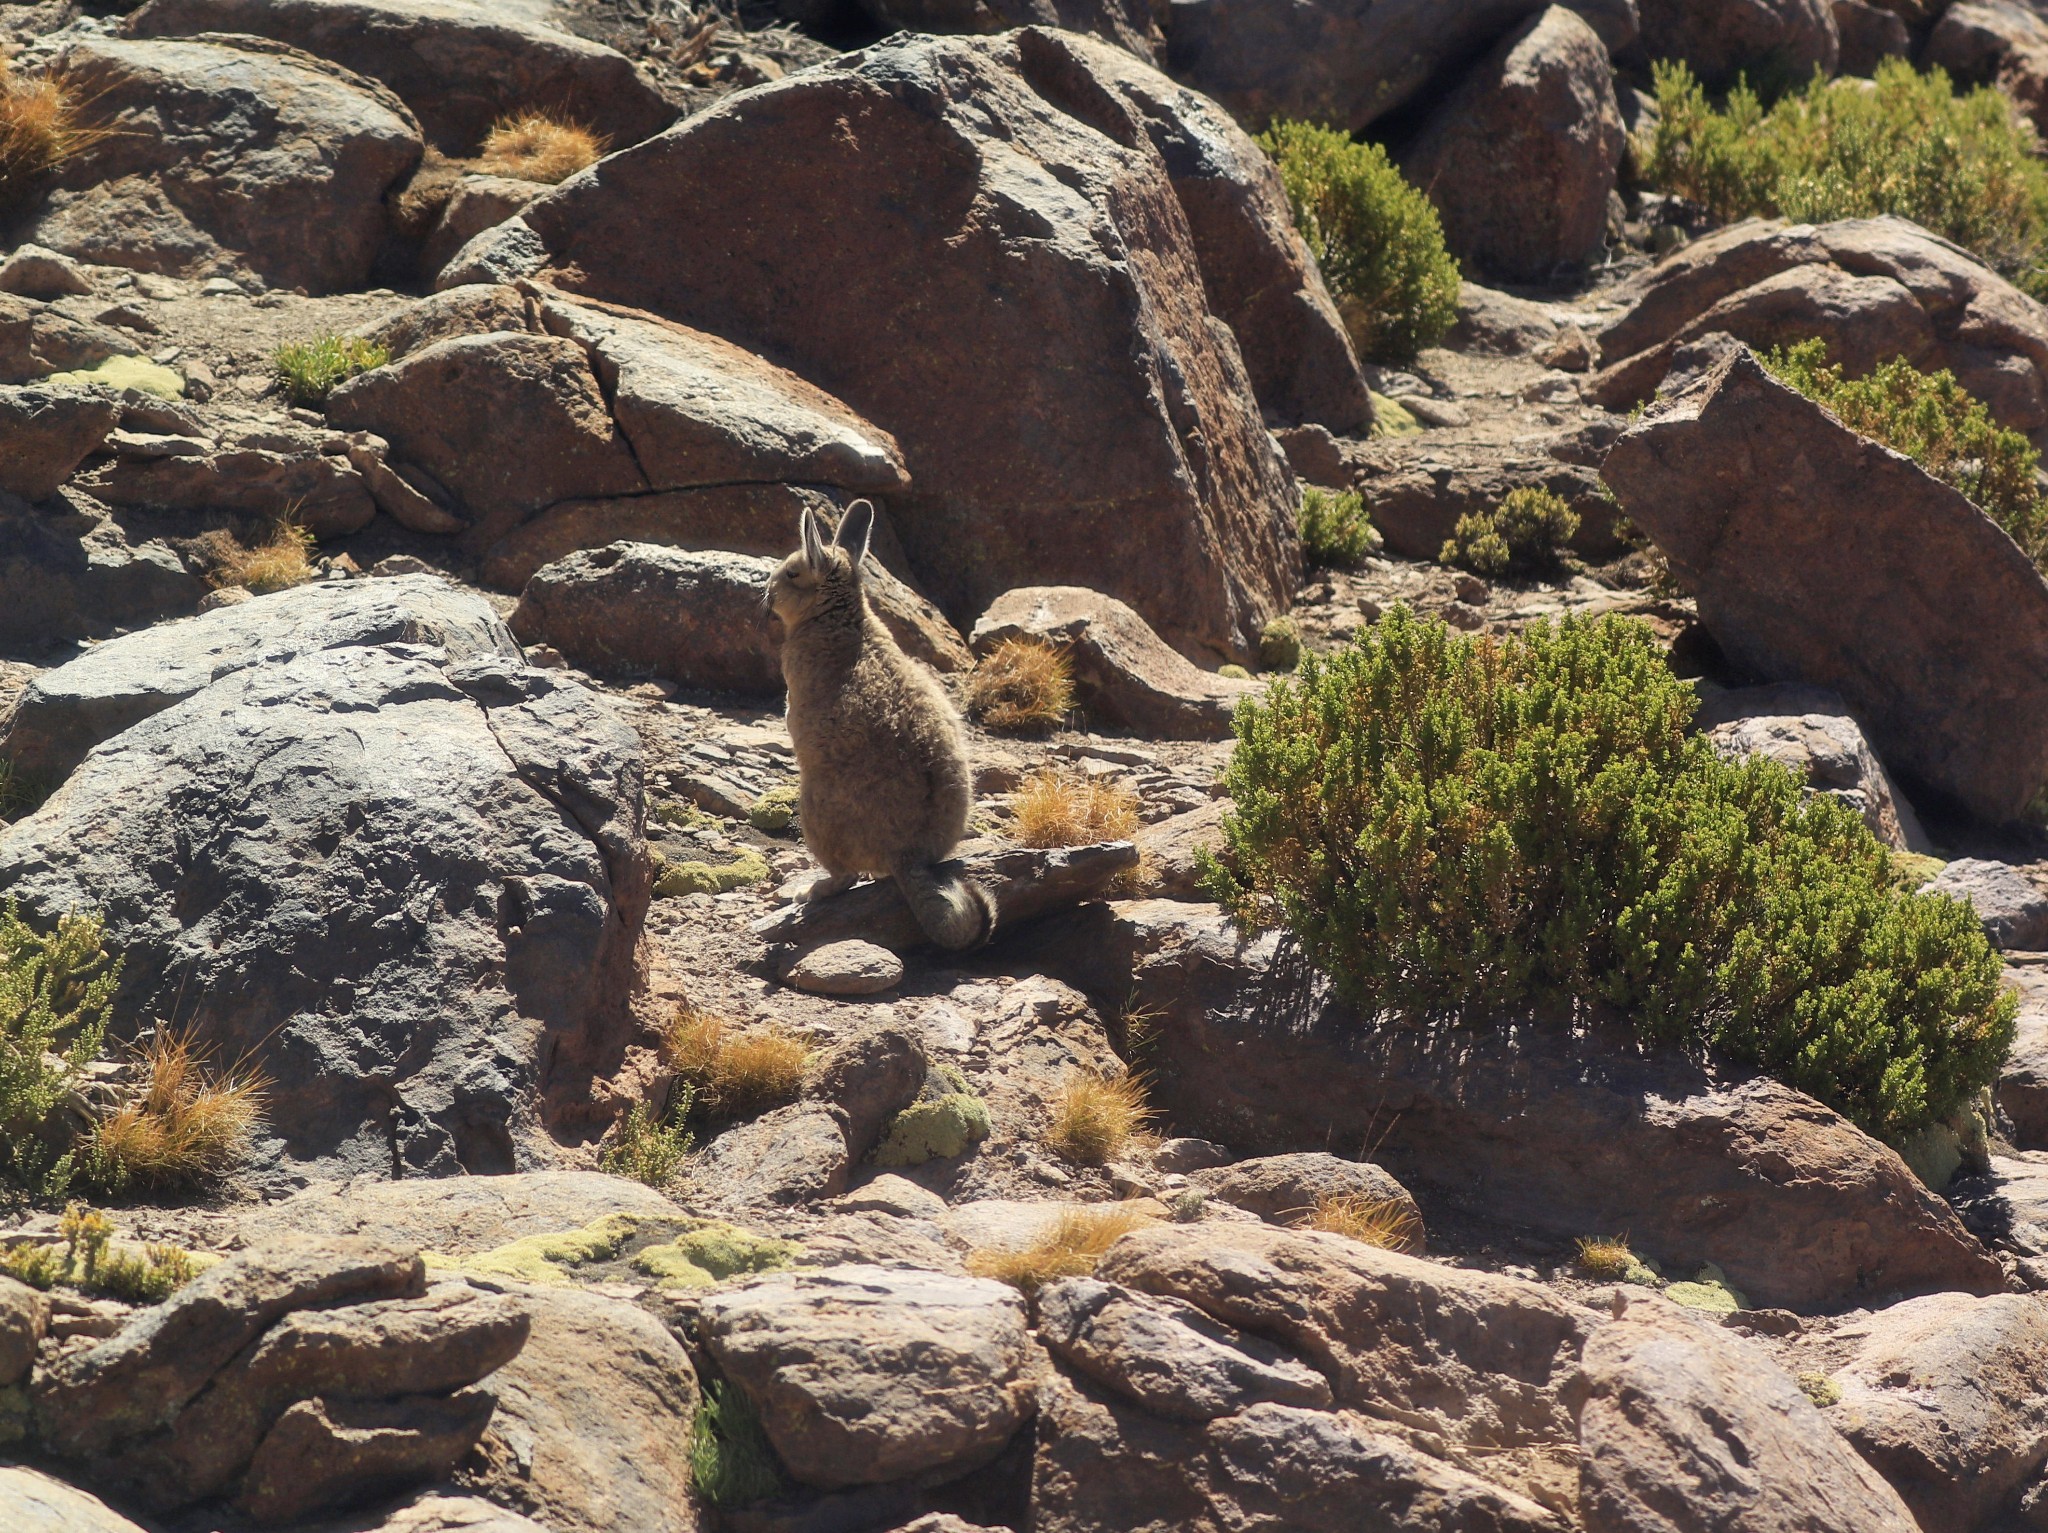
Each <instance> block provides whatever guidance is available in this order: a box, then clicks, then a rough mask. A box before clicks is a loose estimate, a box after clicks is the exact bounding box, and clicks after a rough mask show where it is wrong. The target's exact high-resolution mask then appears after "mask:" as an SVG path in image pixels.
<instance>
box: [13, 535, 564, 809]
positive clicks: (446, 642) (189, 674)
mask: <svg viewBox="0 0 2048 1533" xmlns="http://www.w3.org/2000/svg"><path fill="white" fill-rule="evenodd" d="M378 644H418V645H427V646H430V647H432V648H434V649H436V650H438V651H439V652H440V653H441V654H442V655H444V656H445V657H446V658H447V659H448V660H449V661H451V662H454V661H461V660H467V659H470V658H471V657H473V656H477V655H498V656H501V657H503V658H505V659H507V660H512V661H518V660H521V659H523V658H524V656H523V655H522V653H521V651H520V648H519V644H518V641H516V640H515V639H514V638H513V637H512V635H511V634H510V633H509V632H507V630H506V628H505V625H504V624H503V623H502V622H500V621H499V620H498V615H497V614H496V613H495V612H493V611H492V610H491V608H490V606H489V604H488V603H486V602H484V601H482V600H481V599H479V598H478V597H476V596H473V595H471V594H470V593H468V592H466V591H462V590H458V589H457V588H456V587H454V586H452V585H449V584H448V583H447V582H446V581H444V580H442V579H440V578H439V577H437V576H433V575H400V576H396V577H394V578H391V579H387V580H378V581H372V582H365V583H361V584H352V583H350V584H334V583H327V582H321V583H317V584H313V585H305V586H299V587H296V588H294V589H292V590H289V591H278V592H275V593H273V594H271V595H268V596H257V597H253V598H251V599H250V600H248V601H245V602H238V603H236V604H234V605H232V606H227V607H217V608H215V609H214V610H213V611H211V612H205V613H201V614H199V615H198V616H196V617H191V618H186V619H184V620H183V621H180V622H176V623H160V624H157V625H156V626H154V627H151V628H148V629H146V630H145V631H143V632H140V633H132V634H127V635H124V636H123V637H121V638H118V639H114V640H111V641H109V642H107V643H105V644H100V645H96V646H94V647H93V648H91V649H89V650H86V651H85V652H84V653H83V654H81V655H80V656H79V657H78V658H77V659H75V660H71V661H68V662H66V663H65V664H63V665H60V666H57V667H55V668H54V669H51V670H47V671H44V672H42V673H41V674H40V675H38V676H37V677H36V678H35V680H34V681H32V682H30V683H29V685H28V687H27V688H26V689H25V690H24V691H23V692H22V693H21V695H20V696H19V697H17V698H16V699H15V700H14V704H13V707H12V708H11V709H10V710H9V711H8V713H7V714H6V716H5V718H4V719H0V754H4V755H5V756H6V757H7V759H8V760H9V761H12V762H13V763H14V765H15V767H16V769H17V770H21V771H29V772H35V773H38V774H41V775H44V776H50V777H61V776H63V775H64V774H65V773H67V772H69V771H70V770H71V769H72V768H73V767H75V766H77V765H78V763H79V762H80V761H83V760H84V759H85V755H86V752H88V751H90V750H91V749H92V748H93V747H94V746H95V745H98V744H99V743H100V742H101V741H102V740H110V739H112V738H113V737H114V736H115V735H117V734H119V733H121V731H122V730H124V729H127V728H128V727H129V726H130V725H133V724H138V723H140V722H141V721H142V720H144V719H146V718H148V717H149V716H150V715H151V714H154V713H161V712H162V711H163V710H164V709H166V708H168V707H170V706H171V705H172V704H173V703H178V702H182V701H184V700H185V699H186V698H188V697H190V696H192V695H193V694H194V693H195V692H199V691H201V690H203V689H204V688H206V687H209V686H211V685H212V684H213V683H214V682H216V681H219V680H221V679H222V678H223V677H226V676H230V675H233V674H234V673H235V672H237V671H240V670H245V669H247V668H248V667H249V666H252V665H257V664H277V663H280V662H282V661H285V660H290V659H292V658H294V657H296V656H299V655H307V654H314V653H317V652H318V651H320V650H327V649H350V648H360V647H362V646H365V645H378Z"/></svg>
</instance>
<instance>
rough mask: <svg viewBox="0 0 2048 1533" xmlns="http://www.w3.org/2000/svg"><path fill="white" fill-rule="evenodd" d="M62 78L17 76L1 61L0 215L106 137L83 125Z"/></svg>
mask: <svg viewBox="0 0 2048 1533" xmlns="http://www.w3.org/2000/svg"><path fill="white" fill-rule="evenodd" d="M82 106H83V103H81V102H80V101H79V99H78V94H77V91H76V89H75V88H74V86H73V85H72V83H71V81H70V80H69V79H68V78H66V77H65V76H64V75H62V74H54V73H53V74H41V75H34V76H29V77H24V76H21V75H18V74H16V73H15V72H14V70H13V68H12V67H11V66H10V65H9V63H8V61H7V60H6V59H4V58H0V212H5V211H11V210H12V209H14V208H17V207H19V206H20V205H21V204H22V203H24V202H26V201H27V200H28V199H29V198H30V197H31V196H33V195H34V194H35V193H36V192H37V191H39V190H40V189H41V188H42V186H43V184H44V181H45V180H46V178H47V177H48V176H49V174H50V172H52V171H54V170H55V169H56V168H57V167H58V166H60V165H62V164H63V163H64V162H65V161H66V160H68V159H70V158H72V157H73V156H74V155H76V154H79V153H80V152H82V151H83V150H86V149H89V148H91V147H92V146H93V145H94V144H96V143H99V142H100V141H101V140H103V139H105V138H107V137H108V136H109V130H108V129H106V128H104V127H97V126H94V125H91V124H89V123H87V122H85V121H84V119H83V117H82V115H81V108H82Z"/></svg>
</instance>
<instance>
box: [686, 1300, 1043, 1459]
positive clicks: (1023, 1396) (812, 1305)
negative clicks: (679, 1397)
mask: <svg viewBox="0 0 2048 1533" xmlns="http://www.w3.org/2000/svg"><path fill="white" fill-rule="evenodd" d="M702 1326H703V1335H704V1342H705V1345H706V1347H707V1348H709V1350H710V1352H711V1355H712V1356H713V1357H714V1358H715V1359H716V1360H717V1362H718V1366H719V1368H720V1369H721V1370H722V1371H723V1372H724V1373H725V1375H726V1377H727V1378H728V1379H730V1380H732V1381H733V1382H734V1383H735V1384H737V1385H738V1386H739V1387H740V1388H741V1389H742V1390H744V1391H745V1392H746V1395H747V1399H748V1400H749V1401H750V1402H751V1403H752V1404H753V1406H754V1408H755V1409H756V1410H757V1411H758V1412H759V1413H760V1417H761V1425H762V1426H763V1427H764V1428H765V1429H766V1431H767V1433H768V1440H769V1441H770V1442H771V1443H773V1444H774V1446H775V1451H776V1454H777V1456H778V1457H780V1458H781V1460H782V1462H783V1465H784V1467H785V1468H787V1469H788V1470H789V1472H790V1473H791V1474H792V1475H793V1476H795V1477H796V1478H797V1479H798V1480H801V1481H802V1482H803V1483H805V1484H807V1485H817V1486H822V1487H825V1488H828V1489H830V1488H836V1487H841V1486H850V1485H875V1484H881V1483H883V1482H885V1481H889V1480H894V1479H901V1478H903V1477H905V1476H908V1475H924V1476H933V1477H941V1478H943V1477H947V1476H951V1475H957V1474H963V1473H965V1472H966V1471H968V1470H969V1469H973V1468H975V1467H977V1466H978V1465H980V1464H982V1463H984V1462H986V1461H987V1460H988V1459H990V1458H992V1457H994V1455H995V1454H996V1452H997V1451H998V1450H1000V1449H1001V1447H1002V1446H1003V1444H1004V1443H1006V1442H1008V1441H1009V1439H1010V1436H1011V1434H1012V1433H1013V1432H1015V1431H1016V1430H1017V1428H1018V1427H1019V1426H1021V1425H1023V1423H1024V1422H1025V1421H1026V1420H1027V1419H1028V1418H1029V1416H1030V1414H1031V1409H1032V1390H1031V1380H1030V1368H1031V1351H1032V1348H1031V1340H1030V1333H1029V1332H1028V1331H1027V1330H1026V1328H1025V1317H1024V1303H1023V1300H1022V1299H1021V1298H1019V1296H1018V1294H1017V1292H1016V1290H1015V1289H1012V1288H1008V1287H1005V1286H1004V1285H1003V1284H1001V1283H996V1282H991V1281H989V1280H988V1279H985V1278H961V1277H948V1276H946V1275H944V1274H942V1273H936V1272H920V1271H914V1270H891V1269H887V1268H882V1267H869V1266H858V1265H856V1266H844V1267H832V1268H827V1269H825V1270H823V1271H818V1272H772V1273H766V1274H763V1275H762V1276H760V1277H757V1278H753V1279H751V1280H748V1281H745V1282H742V1283H738V1284H735V1285H734V1286H732V1287H730V1288H725V1289H721V1290H717V1291H715V1292H713V1293H711V1294H709V1295H707V1296H706V1298H705V1300H704V1309H703V1321H702Z"/></svg>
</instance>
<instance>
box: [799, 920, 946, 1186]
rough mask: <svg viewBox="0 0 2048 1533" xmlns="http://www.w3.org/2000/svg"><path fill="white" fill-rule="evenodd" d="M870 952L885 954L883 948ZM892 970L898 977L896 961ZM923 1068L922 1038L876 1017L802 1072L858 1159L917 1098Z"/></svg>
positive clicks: (808, 1091)
mask: <svg viewBox="0 0 2048 1533" xmlns="http://www.w3.org/2000/svg"><path fill="white" fill-rule="evenodd" d="M838 945H840V946H858V947H869V946H870V945H869V944H866V943H847V944H838ZM870 950H871V952H874V953H888V949H886V948H871V949H870ZM821 951H822V950H821ZM889 956H890V957H891V958H894V956H895V955H894V954H889ZM869 961H870V962H878V961H879V960H875V959H870V960H869ZM897 972H898V977H899V978H900V977H901V973H902V966H901V963H900V961H899V962H898V966H897ZM928 1070H929V1065H928V1063H927V1061H926V1057H925V1047H924V1040H923V1037H922V1036H921V1035H920V1034H919V1033H918V1032H917V1031H916V1030H915V1029H913V1028H909V1027H905V1026H904V1025H902V1024H901V1023H899V1022H895V1021H889V1020H885V1021H880V1022H876V1023H874V1024H872V1025H870V1026H867V1027H862V1028H857V1029H854V1030H852V1031H850V1032H848V1033H846V1034H845V1035H843V1036H841V1037H839V1038H837V1039H834V1040H833V1042H832V1044H831V1046H830V1047H829V1048H827V1049H825V1050H824V1051H823V1052H822V1053H820V1054H818V1055H817V1056H816V1057H815V1058H814V1059H813V1060H812V1061H811V1063H810V1064H809V1066H808V1067H806V1069H805V1071H804V1095H805V1096H807V1097H809V1098H811V1099H812V1100H814V1101H819V1102H823V1103H825V1104H827V1105H828V1106H830V1107H833V1108H836V1109H837V1110H838V1111H839V1112H840V1114H842V1115H843V1118H844V1121H845V1125H846V1147H847V1150H848V1153H849V1155H850V1157H851V1158H852V1159H854V1160H859V1159H861V1158H862V1157H864V1156H865V1155H866V1154H867V1153H868V1151H869V1150H871V1149H873V1148H874V1146H875V1141H876V1140H877V1139H879V1138H880V1137H881V1133H882V1129H883V1128H884V1127H885V1126H886V1125H887V1123H888V1121H889V1120H890V1119H891V1118H893V1117H894V1116H895V1115H896V1114H897V1113H899V1112H901V1111H902V1110H903V1109H904V1108H906V1107H908V1106H909V1105H910V1104H911V1103H912V1102H914V1101H916V1100H917V1096H918V1092H919V1091H920V1090H922V1089H923V1087H924V1083H925V1076H926V1074H927V1072H928ZM890 1180H898V1178H890Z"/></svg>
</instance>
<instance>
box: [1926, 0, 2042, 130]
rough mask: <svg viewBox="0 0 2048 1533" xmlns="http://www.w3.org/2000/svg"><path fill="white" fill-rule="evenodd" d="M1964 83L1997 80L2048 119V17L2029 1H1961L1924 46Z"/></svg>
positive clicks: (1932, 61) (1932, 60)
mask: <svg viewBox="0 0 2048 1533" xmlns="http://www.w3.org/2000/svg"><path fill="white" fill-rule="evenodd" d="M1920 57H1921V63H1922V64H1923V65H1938V66H1940V67H1941V68H1943V69H1945V70H1947V71H1948V72H1949V74H1950V76H1951V77H1952V78H1953V79H1954V80H1955V81H1956V82H1957V83H1958V84H1960V85H1990V84H1993V83H1995V84H1997V85H1998V86H1999V87H2001V88H2002V89H2003V90H2004V91H2005V93H2006V94H2007V95H2008V96H2010V97H2011V98H2012V99H2013V100H2014V101H2016V102H2017V103H2018V104H2019V107H2020V109H2021V110H2022V111H2023V112H2025V113H2026V115H2027V116H2028V117H2030V118H2032V119H2033V122H2034V126H2035V127H2037V128H2038V127H2040V126H2041V125H2042V124H2043V123H2044V122H2048V16H2043V15H2042V14H2041V12H2040V10H2039V9H2038V8H2037V7H2035V6H2033V5H2031V4H2029V3H2027V0H1957V3H1956V4H1954V5H1951V6H1948V7H1947V8H1945V9H1943V10H1942V12H1941V15H1940V17H1939V19H1938V20H1936V21H1935V23H1934V25H1933V27H1932V28H1931V29H1930V30H1929V31H1928V34H1927V41H1926V43H1925V45H1924V46H1923V47H1922V48H1921V55H1920Z"/></svg>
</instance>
